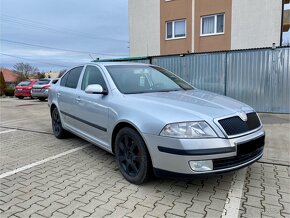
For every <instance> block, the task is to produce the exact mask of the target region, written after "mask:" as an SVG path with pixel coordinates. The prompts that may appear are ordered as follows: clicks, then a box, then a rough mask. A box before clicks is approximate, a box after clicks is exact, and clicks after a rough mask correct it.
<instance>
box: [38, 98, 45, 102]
mask: <svg viewBox="0 0 290 218" xmlns="http://www.w3.org/2000/svg"><path fill="white" fill-rule="evenodd" d="M45 99H46V98H38V100H39V101H45Z"/></svg>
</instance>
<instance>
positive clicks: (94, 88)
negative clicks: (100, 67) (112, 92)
mask: <svg viewBox="0 0 290 218" xmlns="http://www.w3.org/2000/svg"><path fill="white" fill-rule="evenodd" d="M85 92H86V93H88V94H102V95H107V94H108V91H107V90H104V89H103V87H102V86H101V85H99V84H92V85H88V86H87V88H86V90H85Z"/></svg>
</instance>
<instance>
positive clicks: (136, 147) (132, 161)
mask: <svg viewBox="0 0 290 218" xmlns="http://www.w3.org/2000/svg"><path fill="white" fill-rule="evenodd" d="M115 148H116V149H115V151H116V160H117V164H118V167H119V170H120V171H121V173H122V175H123V176H124V177H125V178H126V179H127V180H128V181H129V182H131V183H134V184H141V183H143V182H145V181H147V180H148V179H149V178H150V175H151V171H152V164H151V159H150V155H149V153H148V151H147V148H146V145H145V143H144V141H143V139H142V138H141V136H140V135H139V133H138V132H136V131H135V130H133V129H131V128H127V127H126V128H123V129H121V130H120V131H119V133H118V134H117V136H116V140H115Z"/></svg>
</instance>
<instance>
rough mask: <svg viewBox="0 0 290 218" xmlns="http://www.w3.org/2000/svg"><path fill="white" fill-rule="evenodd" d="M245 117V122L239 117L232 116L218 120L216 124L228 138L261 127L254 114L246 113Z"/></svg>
mask: <svg viewBox="0 0 290 218" xmlns="http://www.w3.org/2000/svg"><path fill="white" fill-rule="evenodd" d="M247 117H248V119H247V121H243V120H242V119H241V118H240V117H239V116H234V117H229V118H225V119H222V120H219V121H218V122H219V124H220V125H221V126H222V127H223V129H224V130H225V132H226V133H227V135H228V136H231V135H238V134H242V133H245V132H249V131H251V130H254V129H257V128H258V127H260V126H261V123H260V120H259V118H258V116H257V114H256V113H255V112H252V113H248V114H247Z"/></svg>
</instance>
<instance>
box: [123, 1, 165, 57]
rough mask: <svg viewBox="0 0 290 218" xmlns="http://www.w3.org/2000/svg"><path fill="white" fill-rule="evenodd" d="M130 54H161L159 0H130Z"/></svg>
mask: <svg viewBox="0 0 290 218" xmlns="http://www.w3.org/2000/svg"><path fill="white" fill-rule="evenodd" d="M129 41H130V43H129V46H130V56H131V57H138V56H151V55H159V54H160V3H159V0H129Z"/></svg>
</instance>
